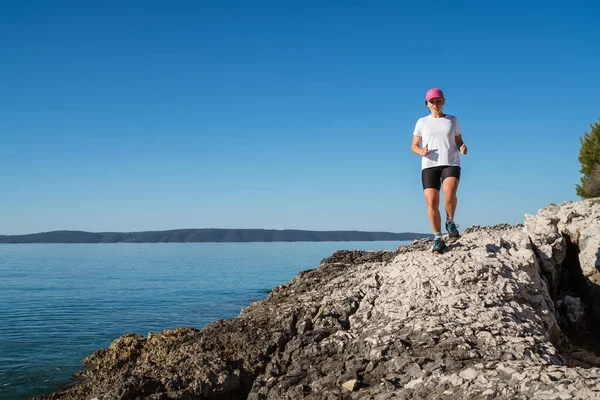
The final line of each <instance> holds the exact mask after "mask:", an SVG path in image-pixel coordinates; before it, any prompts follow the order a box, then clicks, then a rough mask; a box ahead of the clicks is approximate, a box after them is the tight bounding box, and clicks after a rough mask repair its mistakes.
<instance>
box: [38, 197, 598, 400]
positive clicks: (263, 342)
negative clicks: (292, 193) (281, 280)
mask: <svg viewBox="0 0 600 400" xmlns="http://www.w3.org/2000/svg"><path fill="white" fill-rule="evenodd" d="M430 247H431V241H430V240H429V239H425V240H421V241H418V242H414V243H413V244H411V245H409V246H402V247H400V248H398V249H397V250H396V251H393V252H392V251H374V252H364V251H339V252H337V253H335V254H334V255H333V256H331V257H329V258H327V259H324V260H323V261H322V262H321V264H320V266H319V267H318V268H317V269H315V270H310V271H305V272H302V273H300V274H299V275H298V276H297V277H295V278H294V279H293V280H292V281H291V282H289V283H288V284H286V285H283V286H279V287H277V288H275V289H273V291H272V292H271V293H270V294H269V296H268V297H267V298H265V299H263V300H260V301H257V302H255V303H253V304H251V305H250V306H248V307H247V308H245V309H243V310H242V311H241V313H240V315H239V317H238V318H234V319H230V320H221V321H217V322H214V323H212V324H210V325H207V326H206V327H204V328H203V329H200V330H198V329H193V328H179V329H175V330H167V331H163V332H161V333H157V334H150V335H148V337H142V336H140V335H136V334H129V335H125V336H123V337H121V338H119V339H117V340H115V341H114V342H113V343H112V344H111V345H110V347H109V348H107V349H101V350H98V351H96V352H95V353H93V354H92V355H90V356H89V357H87V358H86V359H85V369H84V370H82V371H81V372H79V373H78V374H77V375H76V377H75V384H74V386H71V387H70V388H66V389H65V390H63V391H60V392H57V393H54V394H53V395H52V397H51V396H48V397H46V398H54V399H59V398H60V399H93V398H96V399H98V400H102V399H254V400H258V399H301V398H304V399H340V398H342V399H449V398H452V399H470V398H472V399H529V398H531V399H586V398H590V399H591V398H600V378H599V377H600V374H599V372H600V358H598V355H600V352H599V351H598V349H600V346H598V343H599V342H600V340H599V339H598V338H599V336H598V333H599V332H600V329H598V326H597V324H596V322H595V321H599V320H600V319H599V318H598V317H600V289H599V286H598V284H599V283H600V272H599V270H600V253H599V251H600V200H598V199H596V200H585V201H582V202H567V203H564V204H560V205H550V206H547V207H546V208H544V209H541V210H540V211H539V212H538V214H537V215H535V216H529V215H528V216H526V219H525V221H524V224H519V225H516V226H510V225H497V226H491V227H478V226H474V227H471V228H469V229H467V230H466V231H465V232H464V234H463V236H462V238H461V239H460V240H459V241H458V242H456V243H454V244H452V245H450V246H449V247H450V250H449V251H448V252H446V253H444V254H442V255H439V256H434V255H433V254H431V253H430V251H429V248H430Z"/></svg>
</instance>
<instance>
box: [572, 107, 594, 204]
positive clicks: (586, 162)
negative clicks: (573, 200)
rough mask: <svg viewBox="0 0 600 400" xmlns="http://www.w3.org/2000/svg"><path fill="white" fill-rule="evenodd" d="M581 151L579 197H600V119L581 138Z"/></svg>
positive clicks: (577, 186) (577, 188) (577, 190)
mask: <svg viewBox="0 0 600 400" xmlns="http://www.w3.org/2000/svg"><path fill="white" fill-rule="evenodd" d="M579 140H580V142H581V149H580V150H579V158H578V160H579V162H580V163H581V169H580V170H579V172H581V174H582V175H583V176H582V177H581V184H579V185H576V186H575V189H576V192H577V195H578V196H580V197H582V198H584V199H588V198H591V197H599V196H600V118H598V121H597V122H595V123H594V124H592V125H590V131H589V132H585V133H584V135H583V138H579Z"/></svg>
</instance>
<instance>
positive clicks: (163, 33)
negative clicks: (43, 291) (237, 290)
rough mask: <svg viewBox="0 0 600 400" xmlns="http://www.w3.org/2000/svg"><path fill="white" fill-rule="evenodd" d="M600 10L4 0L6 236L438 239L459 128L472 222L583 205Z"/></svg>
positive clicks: (466, 208)
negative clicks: (425, 189)
mask: <svg viewBox="0 0 600 400" xmlns="http://www.w3.org/2000/svg"><path fill="white" fill-rule="evenodd" d="M599 14H600V3H599V2H597V1H577V0H575V1H563V0H554V1H535V0H533V1H527V2H523V1H512V0H511V1H489V2H483V1H455V2H453V1H429V2H416V1H410V2H403V1H372V2H369V1H356V0H348V1H302V2H292V1H290V2H287V1H266V0H265V1H260V0H257V1H229V0H223V1H178V2H167V1H102V2H98V1H53V2H49V1H27V2H25V1H23V2H17V1H4V0H0V60H1V61H0V93H1V95H0V138H1V140H0V172H1V176H2V178H1V180H0V193H1V195H0V210H1V211H0V221H1V223H0V234H21V233H32V232H43V231H50V230H62V229H70V230H86V231H94V232H100V231H137V230H163V229H177V228H210V227H213V228H265V229H310V230H337V229H343V230H368V231H391V232H406V231H413V232H430V226H429V222H428V219H427V212H426V206H425V203H424V200H423V194H422V188H421V182H420V161H421V160H420V159H419V157H418V156H416V155H414V154H412V153H411V151H410V144H411V140H412V132H413V129H414V125H415V122H416V120H417V119H418V118H419V117H421V116H424V115H426V114H427V113H428V111H427V109H426V107H425V105H424V104H423V101H424V95H425V92H426V90H427V89H428V88H430V87H441V88H442V89H443V90H444V92H445V94H446V98H447V103H446V106H445V108H444V111H445V112H447V113H449V114H452V115H456V116H457V117H458V119H459V121H460V124H461V128H462V131H463V138H464V140H465V142H466V144H467V145H468V146H469V154H468V155H466V156H463V157H462V165H463V171H462V180H461V184H460V187H459V192H458V198H459V204H458V209H457V215H456V221H457V223H458V224H459V225H460V226H461V228H466V227H468V226H470V225H489V224H496V223H502V222H508V223H517V222H522V221H523V220H524V214H526V213H535V212H537V210H538V209H539V208H541V207H544V206H545V205H547V204H549V203H561V202H564V201H567V200H575V201H576V200H579V198H578V197H577V196H576V194H575V184H576V183H578V182H579V178H580V174H579V168H580V165H579V162H578V161H577V156H578V154H579V147H580V142H579V138H580V137H581V136H583V134H584V132H585V131H588V130H589V125H590V124H591V123H593V122H595V121H596V120H597V119H598V117H600V107H598V105H599V104H600V103H599V102H598V94H599V93H600V78H599V77H598V72H597V71H598V66H599V65H600V39H599V36H600V35H599V33H600V29H599V28H598V25H597V16H598V15H599Z"/></svg>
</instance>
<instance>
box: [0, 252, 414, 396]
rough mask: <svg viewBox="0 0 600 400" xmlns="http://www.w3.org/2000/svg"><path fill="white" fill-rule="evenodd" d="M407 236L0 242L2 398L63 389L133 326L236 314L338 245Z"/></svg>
mask: <svg viewBox="0 0 600 400" xmlns="http://www.w3.org/2000/svg"><path fill="white" fill-rule="evenodd" d="M408 243H410V242H408V241H398V242H391V241H389V242H388V241H386V242H273V243H136V244H132V243H119V244H0V399H2V400H21V399H29V398H31V397H33V396H36V395H39V394H49V393H51V392H53V391H56V390H57V389H58V388H59V387H60V386H61V385H63V384H65V383H68V382H69V381H70V379H71V378H72V376H73V374H74V373H75V372H76V371H78V370H80V369H81V368H82V366H83V364H82V360H83V359H84V358H85V357H86V356H87V355H89V354H91V353H93V352H94V351H95V350H98V349H100V348H106V347H108V346H109V345H110V343H111V342H112V341H113V340H115V339H117V338H118V337H119V336H122V335H124V334H126V333H131V332H134V333H138V334H140V335H143V336H146V335H148V333H151V332H160V331H162V330H165V329H174V328H177V327H182V326H191V327H195V328H202V327H203V326H204V325H206V324H208V323H210V322H213V321H216V320H218V319H224V318H234V317H236V316H238V315H239V313H240V311H241V309H242V308H244V307H246V306H248V305H249V304H250V303H252V302H253V301H256V300H259V299H262V298H264V297H266V296H267V295H268V294H269V292H270V291H271V289H272V288H274V287H275V286H277V285H280V284H284V283H286V282H289V281H290V280H291V279H292V278H294V276H296V275H297V274H298V273H299V272H301V271H304V270H308V269H313V268H316V267H318V265H319V263H320V262H321V260H322V259H323V258H326V257H329V256H331V255H332V254H333V253H334V252H335V251H337V250H353V249H358V250H395V249H397V248H398V247H399V246H401V245H404V244H408Z"/></svg>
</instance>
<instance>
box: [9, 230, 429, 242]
mask: <svg viewBox="0 0 600 400" xmlns="http://www.w3.org/2000/svg"><path fill="white" fill-rule="evenodd" d="M431 236H432V235H429V234H423V233H410V232H406V233H391V232H361V231H300V230H287V229H286V230H273V229H176V230H170V231H147V232H125V233H118V232H102V233H92V232H80V231H53V232H44V233H33V234H30V235H0V243H159V242H160V243H168V242H179V243H184V242H344V241H378V240H382V241H383V240H414V239H423V238H426V237H431Z"/></svg>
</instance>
